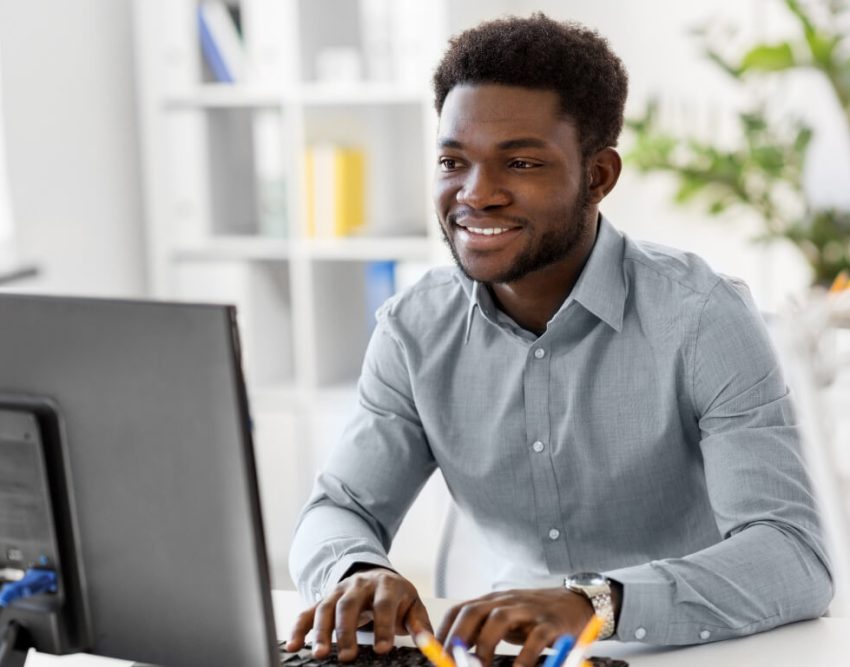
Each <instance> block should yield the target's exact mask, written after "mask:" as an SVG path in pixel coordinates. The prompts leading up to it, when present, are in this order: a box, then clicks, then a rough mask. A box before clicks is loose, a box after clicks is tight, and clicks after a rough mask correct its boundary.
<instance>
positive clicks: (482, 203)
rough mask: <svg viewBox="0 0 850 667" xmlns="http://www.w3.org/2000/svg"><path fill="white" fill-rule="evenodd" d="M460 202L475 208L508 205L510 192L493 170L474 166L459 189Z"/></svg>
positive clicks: (458, 197)
mask: <svg viewBox="0 0 850 667" xmlns="http://www.w3.org/2000/svg"><path fill="white" fill-rule="evenodd" d="M456 199H457V202H458V204H464V205H465V206H469V207H470V208H474V209H485V208H488V207H490V206H506V205H507V204H509V203H510V200H511V198H510V194H509V192H508V190H507V189H506V187H505V184H504V183H502V182H501V181H500V180H499V179H498V178H497V177H496V176H495V175H494V174H493V173H492V171H491V170H488V169H486V168H485V167H480V166H479V167H473V168H472V169H470V170H468V171H467V176H466V179H465V180H464V182H463V185H462V186H461V188H460V189H459V190H458V191H457V195H456Z"/></svg>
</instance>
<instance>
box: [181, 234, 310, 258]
mask: <svg viewBox="0 0 850 667" xmlns="http://www.w3.org/2000/svg"><path fill="white" fill-rule="evenodd" d="M293 245H294V244H293V242H292V241H289V240H287V239H275V238H268V237H260V236H219V237H216V238H213V239H208V240H205V241H201V242H198V243H195V244H183V245H181V246H178V247H176V248H175V249H174V251H173V255H172V256H173V258H174V259H175V260H178V261H180V260H183V261H186V260H190V261H197V260H287V259H289V258H290V257H291V256H292V254H293Z"/></svg>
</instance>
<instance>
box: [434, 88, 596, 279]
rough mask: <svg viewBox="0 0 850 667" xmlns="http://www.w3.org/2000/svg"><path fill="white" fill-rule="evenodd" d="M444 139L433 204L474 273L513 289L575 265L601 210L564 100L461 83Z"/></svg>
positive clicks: (464, 265)
mask: <svg viewBox="0 0 850 667" xmlns="http://www.w3.org/2000/svg"><path fill="white" fill-rule="evenodd" d="M437 135H438V136H437V155H438V159H437V169H436V173H435V177H434V203H435V207H436V210H437V215H438V217H439V220H440V226H441V228H442V231H443V235H444V237H445V239H446V241H447V243H448V245H449V247H450V249H451V251H452V255H453V256H454V258H455V261H456V262H457V264H458V265H459V266H460V267H461V269H462V270H463V271H464V273H466V275H467V276H469V277H470V278H472V279H474V280H478V281H480V282H485V283H514V282H516V281H519V280H521V279H522V278H524V277H525V276H527V275H529V274H530V273H533V272H535V271H538V270H540V269H543V268H545V267H548V266H551V265H553V264H555V263H558V262H564V261H569V259H570V257H571V254H572V252H573V251H574V249H575V248H576V247H577V241H578V240H579V239H581V238H583V237H584V235H585V234H586V233H587V231H588V230H589V229H591V228H592V222H593V219H594V217H595V215H596V213H595V207H591V205H590V203H589V192H588V187H587V178H586V174H585V169H584V168H583V161H582V156H581V148H580V145H579V141H578V137H577V133H576V130H575V127H574V126H573V124H572V123H571V122H570V121H569V120H568V119H566V118H565V117H564V116H563V115H562V114H561V113H560V112H559V100H558V95H557V93H555V92H554V91H549V90H530V89H526V88H520V87H514V86H501V85H494V84H483V85H463V86H456V87H455V88H453V89H452V90H451V91H450V92H449V94H448V96H447V97H446V100H445V103H444V105H443V110H442V113H441V114H440V123H439V130H438V133H437Z"/></svg>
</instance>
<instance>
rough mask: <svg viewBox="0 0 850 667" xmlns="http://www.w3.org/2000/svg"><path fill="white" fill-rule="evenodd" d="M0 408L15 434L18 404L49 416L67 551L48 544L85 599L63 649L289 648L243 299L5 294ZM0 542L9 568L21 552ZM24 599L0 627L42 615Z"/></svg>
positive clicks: (260, 657)
mask: <svg viewBox="0 0 850 667" xmlns="http://www.w3.org/2000/svg"><path fill="white" fill-rule="evenodd" d="M0 414H5V415H6V416H7V419H6V423H7V427H6V431H7V433H6V438H7V440H8V439H10V438H11V440H14V439H15V436H14V434H12V435H10V434H9V432H10V431H15V429H16V428H18V426H20V423H18V422H15V421H14V420H12V421H10V420H9V419H8V416H9V415H10V414H13V415H14V414H19V415H21V414H22V415H25V416H26V415H34V419H35V420H36V422H37V423H38V424H40V432H39V434H38V438H40V439H42V440H43V441H44V446H43V450H44V452H43V456H44V457H46V458H45V462H44V466H46V469H47V471H48V472H50V470H52V471H53V473H51V474H53V477H52V481H51V484H50V487H51V490H50V494H52V495H53V496H54V497H53V508H54V510H55V512H54V513H55V514H56V516H54V517H52V520H54V521H56V522H57V523H58V524H59V527H58V529H57V531H58V532H56V531H54V533H51V534H52V535H53V537H54V538H55V539H56V540H58V542H59V548H58V552H59V553H58V554H42V555H41V556H40V557H41V558H42V560H43V562H44V563H48V564H49V563H50V562H51V559H52V558H56V559H57V560H61V561H63V562H62V563H61V564H60V565H61V567H60V574H61V572H65V580H64V581H60V583H59V591H58V592H57V593H56V594H53V595H58V596H59V597H57V598H56V599H57V600H59V599H60V598H62V596H65V598H66V599H71V600H72V602H74V604H76V605H77V607H78V608H77V609H74V608H73V605H71V612H72V616H73V618H72V619H71V621H70V626H69V627H70V633H69V636H70V637H71V639H70V641H69V642H68V643H66V646H65V648H66V649H67V647H68V646H72V647H73V648H80V649H83V650H85V651H87V652H90V653H94V654H98V655H103V656H109V657H115V658H122V659H126V660H135V661H140V662H145V663H152V664H156V665H167V666H168V667H180V666H181V665H192V666H196V665H251V666H254V665H261V666H270V665H272V664H276V663H277V662H279V657H278V653H277V648H276V645H275V641H274V639H275V637H274V620H273V612H272V605H271V584H270V579H269V575H268V562H267V555H266V550H265V543H264V538H263V530H262V520H261V514H260V502H259V493H258V486H257V477H256V470H255V460H254V454H253V449H252V442H251V429H250V418H249V413H248V402H247V398H246V392H245V386H244V381H243V376H242V370H241V366H240V354H239V338H238V334H237V327H236V317H235V310H234V309H233V308H232V307H227V306H211V305H189V304H172V303H159V302H144V301H116V300H100V299H83V298H58V297H45V296H33V295H12V294H5V295H0ZM0 423H1V422H0ZM9 424H11V426H10V425H9ZM2 435H3V431H2V428H0V436H2ZM29 437H30V436H29V435H24V436H21V438H19V440H21V441H23V438H27V439H28V438H29ZM19 444H20V443H19ZM0 446H2V437H0ZM21 447H23V445H22V446H21ZM21 447H19V450H20V451H26V449H25V448H23V449H22V448H21ZM8 451H9V452H12V449H9V450H8ZM36 458H37V457H36ZM33 461H35V463H33V466H32V470H31V471H30V473H28V474H31V475H32V476H33V479H35V478H37V476H38V474H39V473H38V471H37V470H36V468H38V462H37V461H36V459H35V458H34V459H33ZM16 465H20V466H21V469H22V470H23V467H25V466H26V465H29V464H27V463H26V461H23V459H20V460H19V461H18V463H16ZM57 471H58V474H59V477H61V476H62V475H63V474H64V475H65V477H66V479H65V480H64V486H63V483H59V484H56V479H55V478H56V474H57ZM11 477H14V475H12V476H11ZM9 478H10V475H9V474H7V475H6V480H7V482H8V480H9ZM2 481H3V476H2V475H0V483H2ZM13 481H14V480H13ZM60 482H61V480H60ZM28 484H29V486H30V487H31V486H32V483H28ZM28 488H29V487H28ZM24 491H26V489H24ZM57 494H58V495H60V496H64V497H60V498H56V497H55V496H56V495H57ZM33 502H37V499H36V500H35V501H33ZM0 518H2V512H0ZM6 519H7V520H6V521H5V522H4V521H2V520H0V526H2V525H6V526H7V527H8V526H15V525H18V526H19V527H20V526H21V525H25V524H26V525H29V524H28V522H26V521H22V520H21V519H20V517H18V523H17V524H15V517H11V516H10V515H8V512H7V516H6ZM35 523H38V522H35ZM12 532H14V530H12ZM36 538H38V535H36ZM4 539H5V542H4ZM0 545H3V547H4V548H3V549H2V551H0V569H2V568H4V567H6V568H9V567H10V566H15V562H14V558H15V557H18V558H21V557H22V556H23V555H24V553H25V552H26V551H27V547H26V545H24V547H22V548H15V547H14V546H13V545H11V543H10V538H9V536H8V535H7V536H6V537H5V538H4V536H3V535H2V534H0ZM63 554H64V556H63ZM27 557H29V556H27ZM75 561H76V562H75ZM17 565H19V566H21V567H24V566H28V565H31V563H18V564H17ZM75 573H76V574H75ZM74 586H77V589H78V590H77V591H76V592H75V590H74ZM50 595H51V594H42V598H49V597H50ZM18 602H19V603H21V605H20V609H24V607H25V605H24V604H23V603H22V602H21V601H18ZM66 607H67V605H66ZM16 609H19V607H18V603H12V604H10V605H9V606H7V607H6V608H3V609H0V630H1V629H2V627H3V626H4V623H6V622H7V621H8V620H9V619H12V618H17V617H23V618H24V619H25V621H24V623H23V625H24V626H26V619H27V618H29V620H30V621H31V622H33V623H36V624H37V620H36V621H33V618H34V617H33V616H32V612H31V611H30V616H29V617H27V616H26V613H24V611H16ZM21 615H23V616H21ZM54 620H55V619H54ZM25 629H26V628H25ZM35 634H36V635H37V636H35V637H34V638H33V643H34V644H35V647H36V648H37V649H41V650H46V651H51V650H54V649H56V646H55V645H54V646H46V647H42V646H39V636H40V637H41V638H42V641H45V642H46V643H48V644H49V643H51V642H50V641H47V640H45V639H44V637H45V635H43V634H42V635H39V633H38V632H36V633H35ZM60 644H61V642H60ZM61 649H62V647H61V646H60V650H61Z"/></svg>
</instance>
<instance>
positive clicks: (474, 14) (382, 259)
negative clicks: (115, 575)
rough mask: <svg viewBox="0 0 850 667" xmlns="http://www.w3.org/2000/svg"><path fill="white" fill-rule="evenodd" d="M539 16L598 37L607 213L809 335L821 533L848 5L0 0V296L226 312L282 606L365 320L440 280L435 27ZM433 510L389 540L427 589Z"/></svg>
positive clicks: (842, 198)
mask: <svg viewBox="0 0 850 667" xmlns="http://www.w3.org/2000/svg"><path fill="white" fill-rule="evenodd" d="M538 10H539V11H543V12H545V13H547V14H549V15H550V16H552V17H555V18H558V19H572V20H576V21H580V22H582V23H585V24H587V25H589V26H592V27H594V28H596V29H598V30H599V31H600V32H601V33H602V34H603V35H605V36H606V37H607V38H608V39H609V40H610V43H611V45H612V47H613V49H614V50H615V51H616V52H617V53H618V54H619V55H620V57H621V58H622V59H623V61H624V62H625V64H626V67H627V69H628V71H629V74H630V85H631V92H630V99H629V103H628V107H627V118H628V121H627V127H626V129H625V130H624V133H623V137H622V141H621V143H620V147H619V148H620V150H621V152H622V154H623V155H624V156H625V159H626V169H625V172H624V174H623V176H622V178H621V181H620V183H619V184H618V186H617V188H616V190H615V191H614V192H613V193H612V194H611V195H610V196H609V198H608V200H606V201H605V202H604V204H603V206H602V210H603V212H604V213H605V214H606V215H607V216H608V217H609V218H610V219H611V220H612V221H613V222H614V224H615V225H617V226H618V227H619V228H620V229H621V230H623V231H624V232H626V233H627V234H630V235H632V236H634V237H637V238H642V239H647V240H651V241H655V242H658V243H663V244H668V245H673V246H677V247H680V248H684V249H687V250H691V251H693V252H696V253H698V254H700V255H702V256H703V257H704V258H706V259H707V260H708V261H709V262H710V263H711V264H712V265H713V266H714V267H715V268H716V269H717V270H719V271H721V272H724V273H727V274H732V275H735V276H738V277H741V278H743V279H744V280H746V281H747V282H748V283H749V285H750V287H751V289H752V291H753V294H754V297H755V299H756V302H757V303H758V304H759V307H760V308H762V310H763V311H764V312H765V313H767V314H770V313H774V314H780V315H782V314H785V317H786V318H787V317H788V315H787V314H788V313H789V312H790V313H798V314H799V313H806V315H805V317H803V316H802V315H801V316H799V317H796V316H795V315H791V316H790V319H792V320H793V319H795V318H796V319H798V321H805V322H809V323H813V324H812V325H811V326H808V327H807V328H805V330H804V331H802V333H801V331H800V328H799V327H798V328H797V329H795V330H794V332H792V333H789V334H788V335H787V336H785V337H784V338H782V341H784V342H780V346H783V345H784V346H785V348H787V349H786V350H785V351H784V352H783V354H788V355H790V356H791V357H793V361H792V362H791V363H792V364H794V363H796V366H795V368H797V369H798V371H797V373H798V374H799V375H800V376H801V377H802V379H800V380H797V382H799V384H800V386H801V387H802V386H804V385H805V386H806V387H807V389H806V391H808V390H809V389H810V390H811V391H810V392H809V394H808V395H809V396H810V397H812V400H811V401H810V402H809V403H810V404H811V405H812V406H814V407H813V409H812V411H811V412H812V414H813V416H812V417H811V420H812V421H813V422H815V423H817V424H818V430H817V431H816V432H815V433H813V434H811V438H810V441H816V442H815V443H814V444H813V445H811V446H810V451H809V454H808V456H810V458H811V466H812V469H813V474H814V475H815V477H816V485H817V486H818V488H819V489H823V490H824V491H823V493H822V494H821V495H822V496H823V499H822V502H824V503H827V504H829V506H830V507H831V508H832V510H831V511H832V512H833V513H832V514H831V516H832V517H834V521H833V523H834V526H835V529H834V530H835V532H836V534H838V535H841V534H842V531H846V513H847V503H848V495H850V493H849V492H848V488H850V482H848V479H850V464H848V458H850V457H848V456H847V454H846V452H845V449H846V447H842V443H845V444H846V443H847V437H846V432H847V428H848V425H847V424H845V423H844V422H842V420H841V419H840V418H839V417H838V416H837V415H841V414H843V413H846V412H847V410H846V406H847V405H850V390H848V386H847V383H846V382H845V381H843V380H842V377H843V375H842V372H841V370H842V364H843V363H844V361H845V360H846V358H847V355H848V353H850V345H848V343H847V339H846V336H845V331H844V330H843V328H842V317H843V316H842V313H846V310H847V309H846V301H847V299H846V298H843V297H844V295H843V294H842V288H843V287H844V281H845V278H842V275H844V274H842V271H844V270H846V269H850V23H848V18H850V17H849V16H848V12H847V9H846V3H844V2H839V1H837V0H810V1H807V2H803V1H800V2H796V1H794V0H703V2H700V3H684V2H680V3H671V2H666V1H665V0H642V1H641V2H639V3H638V2H625V1H623V0H566V1H565V0H560V1H557V2H556V1H554V0H551V1H545V0H537V1H534V2H532V1H525V0H515V1H510V2H509V1H506V0H488V1H485V0H451V1H450V0H432V1H431V2H428V3H424V2H421V1H417V0H241V1H240V0H227V1H226V2H225V1H224V0H209V1H196V0H136V1H133V0H71V1H69V0H26V1H25V2H24V1H15V0H0V289H5V290H28V291H43V292H49V293H60V294H84V295H98V296H118V297H134V298H135V297H145V298H147V297H154V298H163V299H170V300H190V301H215V302H227V303H235V304H237V305H238V307H239V312H240V324H241V330H242V337H243V341H244V353H245V359H244V361H245V366H246V373H247V377H248V382H249V389H250V394H251V400H252V411H253V414H254V423H255V435H256V440H257V451H258V460H259V468H260V471H259V472H260V478H261V480H260V481H261V488H262V493H263V500H264V513H265V521H266V527H267V538H268V543H269V549H270V552H271V560H272V565H273V570H274V571H273V576H274V583H275V585H276V586H277V587H279V588H289V587H291V581H290V580H289V575H288V573H287V568H286V554H287V551H288V546H289V542H290V535H291V531H292V529H293V527H294V523H295V519H296V516H297V512H298V509H299V508H300V506H301V505H302V504H303V502H304V501H305V499H306V497H307V494H308V493H309V489H310V486H311V483H312V479H313V476H314V475H315V471H316V470H317V468H318V466H319V465H320V464H321V462H322V460H323V459H324V457H325V456H326V455H327V453H328V451H329V448H330V447H332V446H333V443H334V441H335V440H336V438H337V436H338V434H339V432H340V430H341V428H342V426H343V424H344V422H345V420H346V418H347V415H348V414H349V413H350V410H351V408H352V405H353V402H354V400H355V393H354V392H355V382H356V378H357V374H358V369H359V366H360V363H361V360H362V354H363V351H364V349H365V345H366V342H367V340H368V337H369V334H370V331H371V327H372V323H373V313H374V310H375V308H376V307H377V306H378V305H380V303H381V302H382V301H383V300H384V299H385V298H387V297H388V296H390V295H391V294H393V293H394V292H395V291H397V290H399V289H403V288H404V287H405V286H407V285H409V284H410V283H412V282H413V281H415V280H416V279H417V277H418V276H420V275H421V274H422V272H424V271H425V270H427V269H428V268H429V267H430V266H434V265H436V264H442V263H447V262H448V261H450V260H449V256H448V254H447V252H446V251H445V249H444V248H443V247H442V245H441V242H440V239H439V233H438V230H437V227H436V221H435V218H434V215H433V212H432V209H431V203H430V179H431V172H432V168H433V164H434V154H433V138H434V132H435V128H436V118H435V114H434V111H433V104H432V100H431V94H430V73H431V71H432V69H433V67H434V65H435V63H436V61H437V59H438V58H439V55H440V54H441V52H442V51H443V49H444V48H445V45H446V43H447V40H448V38H449V37H450V36H451V35H452V34H455V33H457V32H458V31H460V30H463V29H465V28H467V27H471V26H473V25H475V24H476V23H478V22H480V21H481V20H485V19H491V18H496V17H498V16H501V15H504V14H517V15H527V14H529V13H531V12H533V11H538ZM830 286H832V287H833V291H832V294H831V295H829V296H826V295H825V294H826V290H827V289H828V288H829V287H830ZM794 304H796V305H794ZM794 309H796V310H794ZM813 311H815V314H814V315H812V312H813ZM846 321H847V318H845V319H844V320H843V322H844V323H846ZM0 326H2V323H0ZM798 361H799V363H797V362H798ZM795 377H796V376H795ZM845 421H846V420H845ZM447 502H448V500H447V495H446V493H445V490H444V488H443V487H442V482H441V481H440V480H439V479H434V480H433V481H432V482H431V483H429V485H428V487H426V489H425V491H424V492H423V494H422V496H421V498H420V500H419V501H417V504H416V505H415V506H414V508H413V510H412V511H411V513H410V515H409V517H408V520H407V521H406V522H405V524H404V526H403V527H402V529H401V532H400V534H399V537H398V539H397V541H396V544H395V546H394V552H393V558H394V561H395V563H396V565H397V566H398V567H399V569H400V570H402V571H403V572H404V573H406V574H408V575H409V576H411V577H412V578H413V579H414V580H415V581H417V582H418V583H419V584H420V586H422V587H423V588H424V590H426V591H428V590H429V587H430V586H431V585H432V581H433V578H432V570H433V562H434V556H435V553H436V548H437V547H436V544H437V539H436V535H438V534H439V531H440V527H441V522H442V517H443V515H444V512H445V509H446V506H447ZM842 522H843V523H842ZM844 535H845V537H846V532H845V533H844ZM839 541H840V540H839ZM842 553H843V552H842ZM844 556H846V554H844ZM844 556H842V558H843V557H844Z"/></svg>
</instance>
